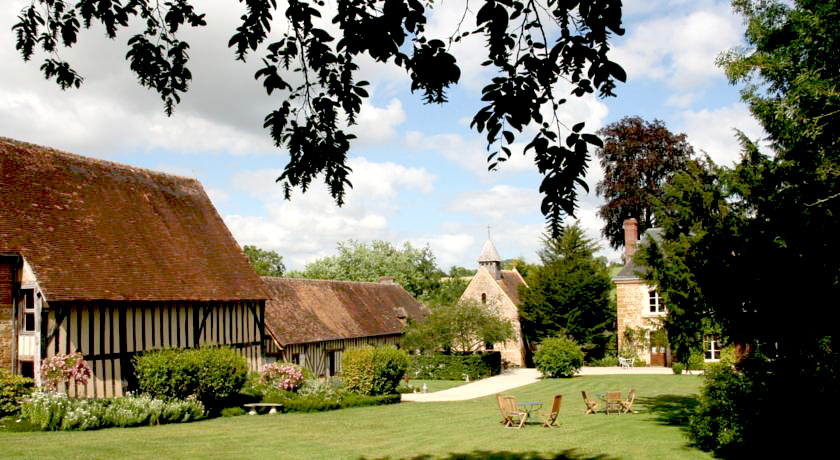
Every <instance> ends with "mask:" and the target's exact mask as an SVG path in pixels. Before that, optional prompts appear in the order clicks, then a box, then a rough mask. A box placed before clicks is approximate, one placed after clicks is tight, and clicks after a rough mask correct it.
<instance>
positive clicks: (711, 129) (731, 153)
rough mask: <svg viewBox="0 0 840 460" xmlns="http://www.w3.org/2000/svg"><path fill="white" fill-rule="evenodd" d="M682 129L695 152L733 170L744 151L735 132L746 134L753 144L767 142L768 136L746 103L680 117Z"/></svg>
mask: <svg viewBox="0 0 840 460" xmlns="http://www.w3.org/2000/svg"><path fill="white" fill-rule="evenodd" d="M680 117H681V119H682V129H681V130H680V131H684V132H685V133H686V134H687V135H688V141H689V143H691V145H692V146H694V148H695V149H699V150H703V151H705V152H706V153H708V154H709V156H710V157H711V158H712V160H714V162H715V163H717V164H719V165H723V166H731V165H732V163H733V162H736V161H738V159H739V158H740V155H741V147H740V145H739V144H738V141H737V140H736V139H735V131H734V130H735V129H736V128H737V129H740V130H741V131H743V132H744V133H745V134H746V135H747V137H749V138H750V139H751V140H758V139H763V138H765V137H766V133H765V132H764V129H763V128H762V127H761V125H760V124H759V123H758V121H756V119H755V118H753V117H752V115H751V114H750V112H749V110H748V109H747V108H746V106H744V104H742V103H735V104H732V105H728V106H725V107H719V108H716V109H702V110H697V111H686V112H682V113H681V114H680Z"/></svg>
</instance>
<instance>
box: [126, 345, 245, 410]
mask: <svg viewBox="0 0 840 460" xmlns="http://www.w3.org/2000/svg"><path fill="white" fill-rule="evenodd" d="M134 375H135V377H136V378H137V383H138V386H139V387H140V390H141V391H143V392H144V393H148V394H149V395H151V396H153V397H155V398H159V399H164V400H171V399H182V400H185V399H187V398H189V397H191V396H192V397H194V398H195V399H197V400H198V401H201V403H202V404H203V405H204V407H205V408H206V409H207V410H208V411H211V412H217V411H218V410H220V409H221V408H222V407H224V404H225V402H227V401H228V400H229V399H231V398H232V397H234V396H235V395H237V394H238V392H239V390H240V389H241V388H242V386H243V385H244V384H245V380H246V378H247V375H248V364H247V362H246V361H245V358H243V357H242V356H240V355H239V354H237V353H236V352H235V351H233V350H231V349H229V348H195V349H188V350H161V351H153V352H149V353H144V354H143V355H139V356H136V357H135V358H134Z"/></svg>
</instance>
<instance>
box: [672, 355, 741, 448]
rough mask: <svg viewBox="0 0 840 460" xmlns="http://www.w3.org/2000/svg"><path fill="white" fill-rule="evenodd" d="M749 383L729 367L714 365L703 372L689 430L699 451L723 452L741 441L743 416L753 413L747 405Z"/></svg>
mask: <svg viewBox="0 0 840 460" xmlns="http://www.w3.org/2000/svg"><path fill="white" fill-rule="evenodd" d="M752 392H753V384H752V382H751V381H750V379H748V378H747V377H746V375H745V374H744V373H743V372H741V371H739V370H737V369H736V368H735V367H733V366H729V365H725V364H714V365H711V366H709V369H707V371H706V374H705V383H704V386H703V390H702V393H701V396H700V402H699V404H698V405H697V407H696V408H695V413H694V415H693V416H692V417H691V421H690V424H689V433H690V436H691V438H692V440H693V441H694V443H695V445H697V447H699V448H701V449H703V450H713V451H727V450H731V449H732V448H734V447H735V446H737V445H739V444H741V443H742V441H743V432H742V431H743V428H744V426H745V422H748V420H745V419H743V418H744V417H749V416H752V415H754V414H755V411H754V410H750V408H749V407H747V406H748V405H750V401H751V400H752V399H753V398H754V396H757V395H754V396H751V393H752Z"/></svg>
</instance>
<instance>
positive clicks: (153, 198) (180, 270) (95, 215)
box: [0, 138, 267, 301]
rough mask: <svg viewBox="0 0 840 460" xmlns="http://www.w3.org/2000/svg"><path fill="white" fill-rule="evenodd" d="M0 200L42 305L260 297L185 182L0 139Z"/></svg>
mask: <svg viewBox="0 0 840 460" xmlns="http://www.w3.org/2000/svg"><path fill="white" fill-rule="evenodd" d="M0 202H2V206H0V252H2V251H15V252H18V253H20V254H22V255H23V257H24V258H25V259H26V260H27V261H28V262H29V264H30V265H31V266H32V269H33V271H34V273H35V276H36V277H37V279H38V283H39V285H40V287H41V289H42V291H43V292H44V294H45V295H46V298H47V300H48V301H69V300H97V299H99V300H142V301H151V300H155V301H160V300H246V299H265V298H267V296H266V294H265V291H264V290H263V285H262V283H261V282H260V279H259V277H257V275H256V274H255V273H254V272H253V270H252V269H251V268H250V266H249V265H248V261H247V260H246V259H245V256H244V255H243V254H242V250H241V248H240V247H239V245H238V244H237V243H236V240H234V238H233V236H232V235H231V234H230V232H229V231H228V229H227V227H226V226H225V224H224V222H222V219H221V218H220V217H219V215H218V213H217V212H216V210H215V208H214V207H213V205H212V203H211V202H210V199H209V198H208V197H207V194H206V193H205V192H204V189H203V188H202V187H201V184H200V183H199V182H198V181H196V180H194V179H188V178H184V177H178V176H173V175H169V174H163V173H158V172H154V171H149V170H146V169H141V168H135V167H131V166H125V165H120V164H116V163H111V162H108V161H102V160H97V159H93V158H86V157H82V156H78V155H73V154H69V153H64V152H60V151H58V150H54V149H51V148H47V147H40V146H36V145H32V144H27V143H24V142H19V141H15V140H12V139H7V138H0Z"/></svg>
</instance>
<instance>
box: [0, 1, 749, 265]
mask: <svg viewBox="0 0 840 460" xmlns="http://www.w3.org/2000/svg"><path fill="white" fill-rule="evenodd" d="M28 3H29V2H28V1H24V0H11V1H6V2H3V5H2V6H0V62H3V67H4V68H3V71H2V72H0V136H6V137H11V138H15V139H19V140H24V141H28V142H33V143H36V144H41V145H48V146H51V147H55V148H59V149H63V150H66V151H70V152H73V153H78V154H82V155H88V156H93V157H98V158H104V159H108V160H112V161H117V162H121V163H127V164H131V165H136V166H141V167H147V168H150V169H155V170H160V171H165V172H169V173H174V174H179V175H184V176H190V177H195V178H197V179H199V180H200V181H201V182H202V184H203V185H204V187H205V189H206V190H207V192H208V194H209V195H210V197H211V199H212V200H213V202H214V204H215V205H216V207H217V209H218V210H219V213H220V214H221V215H222V217H223V218H224V220H225V222H226V223H227V224H228V226H229V228H230V229H231V231H232V233H233V234H234V236H235V237H236V238H237V240H238V241H239V242H240V244H256V245H258V246H260V247H263V248H266V249H272V250H276V251H277V252H278V253H279V254H281V255H282V256H283V257H284V260H285V262H286V265H287V266H288V267H289V268H293V269H300V268H303V266H304V264H305V263H307V262H309V261H312V260H314V259H316V258H318V257H323V256H326V255H331V254H333V253H334V250H335V244H336V242H338V241H343V240H347V239H351V238H352V239H357V240H362V241H368V240H372V239H382V240H387V241H390V242H392V243H394V244H402V243H403V242H406V241H408V242H411V243H412V244H415V245H420V246H424V245H426V244H428V245H429V246H430V247H431V248H432V250H433V251H434V253H435V255H436V257H437V261H438V264H439V265H440V266H441V267H442V268H444V269H448V268H449V267H450V266H451V265H461V266H466V267H473V266H475V265H476V264H477V262H476V259H477V257H478V253H479V250H480V248H481V244H482V243H483V242H484V240H485V239H486V237H487V227H488V225H489V226H490V232H491V235H492V238H493V241H494V243H495V244H496V247H497V248H498V250H499V252H500V254H501V255H502V257H505V258H508V257H524V258H525V259H526V260H529V261H532V262H536V261H537V255H536V252H537V250H538V249H539V247H540V237H541V235H542V233H543V231H544V229H545V221H544V218H543V216H542V215H541V214H540V212H539V205H540V200H541V197H540V195H539V193H538V187H539V183H540V176H539V175H538V174H537V173H536V170H535V167H534V165H533V162H532V161H531V159H530V158H527V157H525V156H523V155H521V154H516V155H515V156H514V157H513V158H512V159H511V161H508V162H507V163H505V164H503V165H502V166H501V168H500V170H499V171H496V172H492V173H490V172H487V170H486V164H485V163H484V159H485V157H486V151H485V146H484V143H483V142H482V139H483V138H482V137H481V136H480V135H478V134H477V133H475V132H473V131H471V130H470V129H469V121H470V120H471V118H472V115H473V114H474V112H475V110H476V109H477V108H478V104H479V98H480V91H481V88H482V86H484V82H485V81H486V78H487V77H488V75H487V73H486V72H485V71H484V69H483V68H481V66H480V65H479V63H480V62H481V61H482V60H483V58H482V55H481V52H482V50H483V48H482V43H481V41H480V40H473V41H469V40H467V41H465V42H464V43H462V44H461V45H459V46H458V47H457V48H454V50H453V51H454V53H455V54H456V57H458V59H459V62H460V64H461V69H462V80H461V84H460V85H459V86H458V87H457V88H455V89H453V90H452V91H450V93H449V98H450V103H448V104H446V105H443V106H427V105H424V104H422V103H421V100H420V97H419V95H412V94H411V93H410V92H409V91H408V88H409V83H408V79H407V77H406V75H405V74H404V72H402V71H400V70H399V69H396V68H394V67H392V66H383V65H382V64H377V63H373V62H362V63H361V74H362V75H361V77H362V78H364V79H366V80H368V81H370V82H371V94H372V97H371V99H370V100H369V101H368V103H367V104H366V105H365V106H364V107H363V109H362V114H361V117H360V123H359V125H358V126H356V127H354V128H353V130H354V132H355V133H356V134H357V136H358V137H359V138H358V140H357V142H356V144H355V145H354V146H353V149H352V154H351V159H350V165H351V167H352V168H353V170H354V173H353V175H352V176H351V178H350V180H351V182H353V184H354V188H353V190H352V191H351V192H350V193H349V194H348V196H347V200H346V201H347V202H346V204H345V206H344V207H343V208H338V207H336V206H335V204H334V202H333V201H332V199H331V198H330V197H329V195H328V194H327V193H326V191H325V189H324V187H323V186H321V185H320V183H319V184H317V185H315V186H314V187H312V189H311V190H310V191H309V192H307V193H306V194H305V195H301V194H300V193H296V194H295V196H294V197H293V199H292V200H291V201H285V200H283V199H282V191H281V189H280V187H279V186H278V185H276V184H275V182H274V179H275V178H276V177H277V176H278V175H279V173H280V171H281V169H282V167H283V165H284V164H285V162H286V159H287V156H286V154H285V152H283V151H281V150H278V149H276V148H275V147H274V146H273V145H272V142H271V140H270V139H269V137H268V133H267V132H266V131H264V130H263V129H262V119H263V117H264V116H265V114H267V113H268V112H269V111H270V110H272V108H273V107H275V106H277V105H278V104H279V103H280V99H278V98H277V97H271V98H270V97H267V96H266V95H265V93H264V91H263V89H262V87H261V86H260V84H259V82H257V81H256V80H254V78H253V74H254V71H255V70H256V66H257V64H258V63H259V59H258V56H257V55H255V56H253V57H252V58H251V59H250V60H249V61H248V62H247V63H244V64H243V63H240V62H234V61H233V57H232V56H233V53H232V52H231V50H229V49H228V48H227V46H226V44H227V40H228V38H229V37H230V35H231V34H232V33H233V30H234V29H235V27H236V22H237V18H238V17H239V15H240V14H241V13H240V9H241V5H240V4H239V3H238V2H234V1H229V2H199V3H201V6H200V7H199V9H200V10H201V11H203V12H205V13H207V20H208V23H209V27H207V28H204V29H203V30H198V31H195V32H193V31H190V32H188V33H185V34H184V35H183V36H184V38H186V39H188V40H189V41H190V43H191V53H190V54H191V57H192V65H191V67H192V70H193V76H194V78H193V82H192V84H191V90H190V92H189V93H188V94H187V95H186V96H185V97H184V98H183V101H182V103H181V104H180V105H179V106H178V107H177V108H176V111H175V114H174V116H173V117H171V118H167V117H166V116H165V115H164V114H163V110H162V103H161V102H160V99H159V98H158V96H157V95H156V94H154V93H151V92H149V91H147V90H145V89H143V88H141V87H139V86H138V85H137V84H136V82H135V77H134V76H133V75H132V74H131V73H130V71H129V70H128V65H127V63H126V61H125V60H124V55H125V47H124V43H125V41H126V40H127V38H128V37H129V34H128V33H125V32H124V33H122V34H121V35H119V36H118V37H117V40H116V41H113V42H112V41H109V40H106V39H103V38H102V37H103V32H102V30H101V29H100V28H94V29H92V30H90V31H86V32H84V33H83V34H82V36H81V40H80V43H81V45H79V46H77V48H76V49H72V50H65V51H62V52H61V55H62V57H64V58H66V59H69V60H70V61H71V62H72V63H74V64H75V66H76V68H77V70H78V71H79V72H80V73H81V74H82V75H83V76H84V77H85V78H86V80H85V82H84V84H83V85H82V87H81V89H78V90H70V91H61V90H60V89H58V88H57V86H56V85H55V84H53V83H51V82H46V81H44V80H43V78H42V77H41V75H40V72H39V69H38V67H39V66H40V62H39V61H37V60H36V61H33V62H30V63H23V62H22V61H21V60H20V58H19V56H18V55H17V54H16V51H15V49H14V39H13V34H12V32H11V30H10V29H11V26H12V24H13V23H14V22H15V18H16V16H17V14H18V12H19V11H20V9H21V8H22V7H23V6H24V5H27V4H28ZM204 3H210V5H206V6H205V5H204ZM436 3H437V4H438V5H439V7H438V8H437V9H436V10H435V13H434V15H433V16H432V18H431V20H430V22H429V27H428V30H429V31H430V32H432V33H438V34H439V35H440V36H448V35H449V34H450V33H451V31H452V30H453V28H454V25H455V23H456V21H457V20H458V18H460V15H461V13H462V11H461V10H460V9H459V8H461V7H462V5H463V3H462V2H456V1H449V2H436ZM624 11H625V12H624V26H625V29H626V34H625V36H623V37H619V38H618V39H617V40H615V42H614V48H615V49H614V54H613V58H614V60H617V61H618V62H619V63H620V64H621V65H622V66H623V67H624V68H625V70H626V71H627V75H628V81H627V83H626V84H623V85H619V87H618V88H617V93H618V97H617V98H610V99H603V100H601V99H597V98H595V97H586V98H582V99H575V98H570V102H569V103H568V104H567V105H566V106H564V107H563V108H562V112H563V113H562V114H561V118H562V119H563V120H565V121H566V122H567V125H569V126H570V125H571V124H573V122H576V121H586V130H587V131H589V132H594V131H596V130H597V129H598V128H600V127H602V126H604V125H606V124H608V123H611V122H614V121H617V120H619V119H620V118H622V117H624V116H627V115H640V116H642V117H643V118H645V119H648V120H652V119H654V118H658V119H660V120H663V121H664V122H665V123H666V124H667V126H668V127H669V129H671V131H673V132H684V133H686V134H687V135H688V139H689V142H690V143H691V144H692V145H693V146H694V147H695V149H696V150H703V151H705V152H707V153H708V154H710V155H711V157H712V158H713V159H714V160H715V161H717V162H719V163H723V164H729V163H731V162H733V161H735V160H736V159H737V157H738V147H737V143H736V142H735V140H734V137H733V132H732V129H733V128H735V127H737V128H739V129H741V130H743V131H745V132H746V133H747V134H748V135H749V136H750V137H751V138H754V139H756V138H759V137H761V135H762V132H761V129H760V128H759V126H758V124H757V123H756V122H755V121H754V120H753V119H752V118H750V116H749V113H748V111H747V110H746V108H745V107H744V105H743V104H742V103H741V102H740V100H739V97H738V90H737V88H734V87H731V86H729V85H728V84H727V82H726V79H725V77H724V75H723V72H722V71H721V70H720V69H718V68H717V67H715V65H714V59H715V57H716V56H717V55H718V54H719V53H720V52H722V51H724V50H727V49H729V48H733V47H736V46H740V45H741V44H742V37H743V27H744V26H743V24H742V21H741V19H740V18H739V17H736V16H735V15H734V14H733V13H732V12H731V9H730V7H729V3H728V2H724V1H712V0H697V1H688V0H672V1H668V0H647V1H638V0H631V1H626V2H625V9H624ZM36 59H37V56H36ZM558 91H561V92H562V91H564V90H563V88H558ZM514 147H516V146H514ZM518 147H519V151H520V152H521V145H520V146H518ZM514 151H516V148H514ZM601 174H602V172H601V170H600V167H599V166H598V165H597V164H596V163H595V162H591V163H590V168H589V173H588V175H587V179H586V180H587V183H589V184H590V190H591V191H590V193H589V194H584V193H583V192H582V194H581V200H580V208H579V211H578V213H577V214H578V215H577V216H576V217H577V219H578V220H579V222H580V225H581V226H583V228H584V229H585V230H586V232H587V234H588V235H589V236H590V237H591V238H593V239H598V240H600V239H601V237H600V228H601V227H602V226H603V222H601V221H600V220H599V219H598V218H597V215H596V212H597V208H598V206H600V205H601V204H602V202H603V200H602V199H601V198H599V197H597V196H595V194H594V189H595V184H596V183H597V182H598V180H600V178H601ZM602 246H603V248H604V249H603V250H602V252H601V254H602V255H604V256H606V257H608V258H609V259H611V260H615V261H618V260H619V254H618V252H616V251H613V250H611V249H609V248H608V247H607V245H606V244H605V243H603V242H602Z"/></svg>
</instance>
